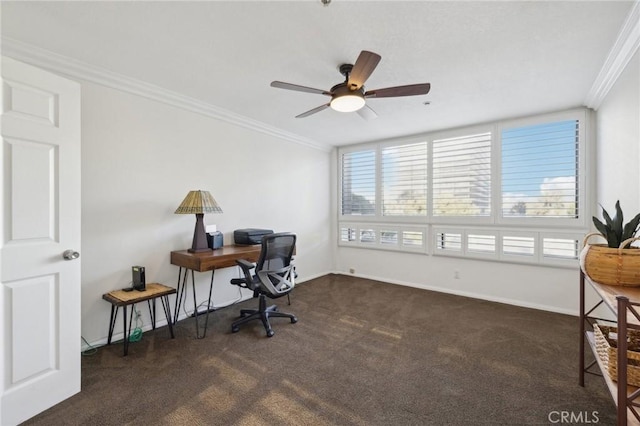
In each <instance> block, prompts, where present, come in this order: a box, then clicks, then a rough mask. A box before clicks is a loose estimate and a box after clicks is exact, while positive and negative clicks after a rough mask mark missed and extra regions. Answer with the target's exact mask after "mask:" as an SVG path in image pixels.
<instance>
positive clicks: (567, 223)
mask: <svg viewBox="0 0 640 426" xmlns="http://www.w3.org/2000/svg"><path fill="white" fill-rule="evenodd" d="M565 120H578V182H577V183H578V197H579V198H578V218H577V219H568V218H540V217H529V218H524V217H503V216H502V131H503V130H504V129H511V128H514V127H526V126H533V125H537V124H544V123H552V122H556V121H565ZM588 120H589V117H588V114H587V110H584V109H580V110H569V111H563V112H557V113H549V114H542V115H536V116H534V117H525V118H519V119H513V120H505V121H503V122H500V123H497V126H496V135H495V148H496V151H495V153H496V158H497V159H498V161H496V170H495V173H496V175H497V176H498V179H497V181H496V182H494V183H495V186H494V187H493V189H494V190H495V191H496V192H494V197H493V199H492V201H493V203H494V206H493V208H494V209H495V210H493V211H494V212H495V224H496V225H499V226H523V227H545V228H553V227H562V228H570V229H577V228H585V227H587V226H588V224H589V222H588V220H589V219H588V218H590V217H591V215H589V214H588V213H589V211H590V210H591V209H590V208H589V207H590V206H591V194H590V191H589V190H588V189H587V172H586V170H587V164H589V162H590V161H589V160H590V157H591V155H590V152H589V150H588V149H587V145H592V144H591V143H589V142H588V140H589V139H588V138H590V137H591V134H590V132H589V131H588V130H589V126H588Z"/></svg>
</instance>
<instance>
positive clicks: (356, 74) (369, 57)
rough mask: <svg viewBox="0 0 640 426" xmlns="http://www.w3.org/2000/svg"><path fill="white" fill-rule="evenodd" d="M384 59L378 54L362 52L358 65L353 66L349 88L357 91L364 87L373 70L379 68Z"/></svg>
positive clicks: (357, 60)
mask: <svg viewBox="0 0 640 426" xmlns="http://www.w3.org/2000/svg"><path fill="white" fill-rule="evenodd" d="M380 59H382V57H381V56H380V55H378V54H377V53H373V52H369V51H367V50H363V51H362V52H360V55H359V56H358V59H356V63H355V64H353V68H352V69H351V73H350V74H349V88H350V89H351V90H357V89H359V88H361V87H362V86H363V85H364V82H365V81H367V79H368V78H369V76H370V75H371V73H372V72H373V70H375V69H376V67H377V66H378V62H380Z"/></svg>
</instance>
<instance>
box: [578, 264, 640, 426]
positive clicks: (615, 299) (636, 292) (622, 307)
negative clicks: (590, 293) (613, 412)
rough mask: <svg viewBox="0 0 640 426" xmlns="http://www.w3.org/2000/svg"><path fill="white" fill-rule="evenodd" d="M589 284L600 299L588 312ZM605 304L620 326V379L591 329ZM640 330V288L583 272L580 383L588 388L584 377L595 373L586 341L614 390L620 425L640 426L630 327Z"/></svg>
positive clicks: (603, 374) (638, 396)
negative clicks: (630, 379)
mask: <svg viewBox="0 0 640 426" xmlns="http://www.w3.org/2000/svg"><path fill="white" fill-rule="evenodd" d="M587 283H588V284H589V285H590V287H591V288H593V290H594V291H595V292H596V294H597V295H598V297H599V298H600V302H598V303H596V304H595V305H594V306H593V307H591V308H590V309H589V310H588V311H587V310H586V307H585V303H586V302H585V292H586V291H585V290H586V289H585V287H586V284H587ZM601 304H604V305H605V306H606V307H607V308H608V309H609V310H610V311H611V312H612V313H613V314H614V316H615V318H616V321H615V322H616V326H617V328H618V341H617V348H618V350H617V365H618V367H619V368H618V370H617V373H618V377H617V381H614V380H612V378H611V377H610V376H609V373H608V371H607V368H606V367H605V366H604V365H603V363H602V361H601V360H600V357H599V356H598V353H597V351H596V346H595V339H594V336H593V331H591V330H587V326H588V327H590V328H591V327H592V324H593V323H594V322H596V321H597V320H599V319H600V318H597V317H593V316H591V314H592V312H593V311H594V310H595V309H596V308H597V307H598V306H600V305H601ZM629 328H635V329H640V288H638V287H623V286H612V285H604V284H599V283H596V282H593V281H591V280H590V279H589V278H588V277H587V276H585V274H584V273H583V272H582V271H580V336H581V338H580V386H582V387H584V376H585V374H586V373H587V372H588V373H593V372H592V371H590V368H591V367H592V366H593V365H594V364H593V363H592V364H590V365H588V366H586V367H585V359H584V358H585V347H586V345H585V342H587V343H588V344H589V347H590V348H591V351H592V352H593V355H594V357H595V359H596V364H597V365H598V367H599V369H600V371H601V372H602V376H603V378H604V381H605V383H606V385H607V387H608V388H609V391H610V392H611V396H612V397H613V400H614V402H615V403H616V406H617V419H618V420H617V424H618V426H626V425H638V426H640V388H637V387H635V386H627V357H626V356H627V340H626V338H623V337H622V336H626V335H627V329H629Z"/></svg>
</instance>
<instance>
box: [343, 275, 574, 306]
mask: <svg viewBox="0 0 640 426" xmlns="http://www.w3.org/2000/svg"><path fill="white" fill-rule="evenodd" d="M333 273H334V274H337V275H345V276H349V277H357V278H364V279H367V280H374V281H381V282H385V283H389V284H396V285H403V286H406V287H413V288H419V289H422V290H429V291H436V292H438V293H446V294H453V295H456V296H463V297H470V298H472V299H479V300H486V301H488V302H496V303H503V304H505V305H513V306H520V307H523V308H530V309H537V310H540V311H547V312H554V313H557V314H564V315H571V316H576V317H577V316H578V311H577V310H571V309H560V308H558V307H557V306H549V305H543V304H539V303H528V302H523V301H522V300H515V299H509V298H505V297H494V296H488V295H486V294H482V293H474V292H468V291H460V290H453V289H450V288H446V287H438V286H431V285H425V284H417V283H411V282H407V281H400V280H389V279H388V278H380V277H376V276H373V275H363V274H346V273H344V272H333Z"/></svg>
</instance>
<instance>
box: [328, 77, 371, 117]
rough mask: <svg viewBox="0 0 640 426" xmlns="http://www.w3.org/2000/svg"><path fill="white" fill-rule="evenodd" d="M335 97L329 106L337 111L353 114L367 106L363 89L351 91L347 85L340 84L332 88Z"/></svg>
mask: <svg viewBox="0 0 640 426" xmlns="http://www.w3.org/2000/svg"><path fill="white" fill-rule="evenodd" d="M331 92H332V93H333V97H332V98H331V102H329V105H330V106H331V108H332V109H333V110H335V111H340V112H353V111H357V110H359V109H360V108H362V107H363V106H364V104H365V100H364V94H363V92H362V89H359V90H349V88H348V87H347V85H346V84H344V83H343V84H339V85H337V86H334V87H333V88H331Z"/></svg>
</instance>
